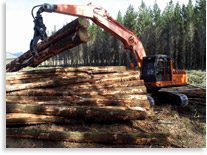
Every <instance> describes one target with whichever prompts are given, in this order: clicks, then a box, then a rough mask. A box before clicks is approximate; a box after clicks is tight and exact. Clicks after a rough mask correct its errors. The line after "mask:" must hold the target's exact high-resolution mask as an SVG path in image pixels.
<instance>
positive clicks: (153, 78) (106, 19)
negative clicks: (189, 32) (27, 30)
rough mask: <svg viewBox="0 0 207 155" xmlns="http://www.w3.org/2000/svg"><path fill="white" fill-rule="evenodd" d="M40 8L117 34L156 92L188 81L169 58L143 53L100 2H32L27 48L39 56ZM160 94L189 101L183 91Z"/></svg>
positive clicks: (184, 102) (183, 102)
mask: <svg viewBox="0 0 207 155" xmlns="http://www.w3.org/2000/svg"><path fill="white" fill-rule="evenodd" d="M36 7H39V9H38V11H37V13H36V17H34V15H33V10H34V8H36ZM43 12H49V13H53V12H54V13H59V14H66V15H72V16H77V17H84V18H88V19H90V20H92V21H93V22H94V23H95V24H97V25H98V26H100V27H101V28H103V29H104V30H105V31H107V32H109V33H110V34H112V35H113V36H114V37H116V38H118V39H119V40H120V41H121V42H122V43H123V44H124V48H125V49H128V50H130V51H131V52H132V54H133V56H134V58H135V60H136V62H137V64H136V65H137V66H136V67H138V68H139V70H140V72H141V79H143V80H144V84H145V86H146V88H147V90H148V92H158V90H159V89H161V88H166V87H178V86H184V85H187V84H188V83H187V74H186V72H185V71H184V70H174V69H173V63H172V58H170V57H169V56H166V55H161V54H159V55H152V56H146V53H145V50H144V47H143V45H142V42H141V41H140V40H139V39H138V37H137V36H136V35H135V34H134V33H133V32H131V31H130V30H129V29H127V28H126V27H124V26H123V25H121V24H120V23H118V22H117V21H116V20H114V19H113V18H112V17H111V16H109V15H108V13H107V11H106V10H105V9H104V8H102V7H101V6H96V5H92V4H91V3H89V4H87V5H64V4H47V3H45V4H42V5H37V6H34V7H33V9H32V16H33V18H34V23H35V26H34V30H35V32H34V36H33V39H32V40H31V43H30V50H31V51H34V52H33V56H34V57H38V54H37V42H38V41H39V40H44V39H45V38H46V37H47V35H46V26H45V25H44V23H43V19H42V16H41V13H43ZM130 66H131V68H132V69H133V70H134V68H135V66H134V64H133V63H130ZM158 94H160V93H158ZM161 94H162V93H161ZM163 95H164V96H165V97H167V98H169V99H170V100H174V101H175V102H177V103H179V105H181V106H186V105H187V104H188V98H187V96H186V95H184V94H178V93H169V92H165V93H164V94H162V96H163ZM151 99H152V98H151ZM152 102H153V101H152Z"/></svg>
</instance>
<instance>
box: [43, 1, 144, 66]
mask: <svg viewBox="0 0 207 155" xmlns="http://www.w3.org/2000/svg"><path fill="white" fill-rule="evenodd" d="M40 9H41V11H42V12H43V11H45V12H55V13H60V14H66V15H72V16H78V17H85V18H88V19H91V20H92V21H93V22H94V23H95V24H97V25H98V26H100V27H102V28H103V29H104V30H106V31H107V32H109V33H111V34H112V35H113V36H115V37H116V38H118V39H119V40H120V41H121V42H122V43H123V44H124V48H125V49H129V50H130V51H131V52H132V53H133V55H134V57H135V59H136V61H137V65H138V67H139V69H141V64H142V60H143V57H144V56H146V53H145V50H144V47H143V45H142V43H141V41H140V40H139V39H138V38H137V37H136V35H135V34H134V33H132V32H131V31H129V30H128V29H127V28H126V27H124V26H123V25H121V24H119V23H118V22H117V21H116V20H114V19H113V18H112V17H111V16H109V15H108V13H107V11H106V10H105V9H103V8H102V7H101V6H96V5H91V4H88V5H60V4H58V5H55V4H54V5H51V4H43V5H42V6H41V8H40Z"/></svg>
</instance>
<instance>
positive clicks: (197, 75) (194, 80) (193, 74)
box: [187, 70, 206, 85]
mask: <svg viewBox="0 0 207 155" xmlns="http://www.w3.org/2000/svg"><path fill="white" fill-rule="evenodd" d="M187 75H188V83H189V84H193V85H206V71H201V70H187Z"/></svg>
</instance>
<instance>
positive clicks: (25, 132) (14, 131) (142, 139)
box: [6, 128, 169, 145]
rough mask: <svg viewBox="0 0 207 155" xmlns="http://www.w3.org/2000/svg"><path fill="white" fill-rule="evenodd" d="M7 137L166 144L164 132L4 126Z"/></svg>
mask: <svg viewBox="0 0 207 155" xmlns="http://www.w3.org/2000/svg"><path fill="white" fill-rule="evenodd" d="M6 136H7V137H16V138H32V139H44V140H56V141H57V140H60V141H71V142H86V143H103V144H157V145H159V144H160V145H167V144H168V142H169V134H166V133H140V132H139V133H137V132H135V133H123V132H78V131H76V132H74V131H54V130H52V131H46V130H38V129H30V130H29V129H23V128H6Z"/></svg>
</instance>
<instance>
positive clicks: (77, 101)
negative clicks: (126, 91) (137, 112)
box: [6, 96, 150, 110]
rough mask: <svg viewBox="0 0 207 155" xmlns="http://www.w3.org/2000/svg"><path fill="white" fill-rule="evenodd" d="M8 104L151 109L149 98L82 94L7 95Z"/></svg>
mask: <svg viewBox="0 0 207 155" xmlns="http://www.w3.org/2000/svg"><path fill="white" fill-rule="evenodd" d="M6 103H7V104H20V103H21V104H39V105H40V104H43V105H70V106H123V107H142V108H144V109H147V110H148V109H149V108H150V104H149V101H148V100H147V99H142V100H140V99H133V98H129V99H126V98H120V99H119V98H116V99H111V98H107V97H106V98H104V97H102V98H100V97H99V98H95V97H93V98H91V97H81V96H7V99H6Z"/></svg>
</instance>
